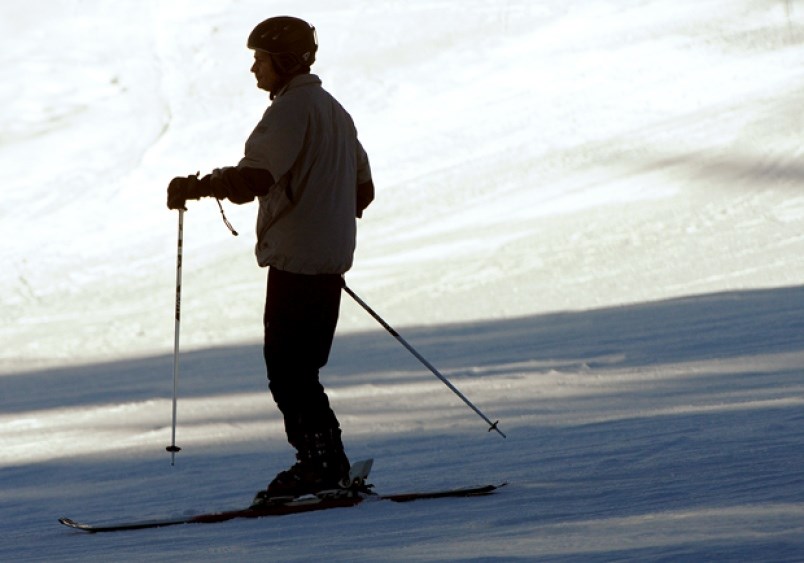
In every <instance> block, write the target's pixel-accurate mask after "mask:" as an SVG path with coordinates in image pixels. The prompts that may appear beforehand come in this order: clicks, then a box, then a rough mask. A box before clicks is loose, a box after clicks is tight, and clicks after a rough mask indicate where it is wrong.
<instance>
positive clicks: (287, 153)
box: [167, 16, 374, 506]
mask: <svg viewBox="0 0 804 563" xmlns="http://www.w3.org/2000/svg"><path fill="white" fill-rule="evenodd" d="M247 45H248V48H249V49H252V50H253V51H254V64H253V66H252V67H251V72H253V73H254V75H255V77H256V79H257V87H258V88H260V89H262V90H266V91H267V92H269V93H270V99H271V104H270V105H269V107H268V109H267V110H266V111H265V113H264V115H263V117H262V119H261V120H260V122H259V123H258V124H257V126H256V128H255V129H254V131H253V132H252V133H251V135H250V136H249V138H248V140H247V141H246V145H245V155H244V157H243V158H242V159H241V160H240V162H239V163H238V164H237V166H230V167H225V168H219V169H215V170H214V171H213V172H212V173H211V174H209V175H206V176H203V177H201V178H199V177H198V175H197V174H196V175H191V176H185V177H177V178H174V179H173V180H172V181H171V182H170V184H169V186H168V197H167V200H168V201H167V204H168V208H170V209H183V208H184V206H185V202H186V200H188V199H199V198H201V197H210V196H211V197H215V198H218V199H224V198H225V199H228V200H230V201H232V202H234V203H237V204H243V203H247V202H250V201H253V200H254V199H255V198H256V199H258V201H259V212H258V216H257V244H256V249H255V253H256V256H257V262H258V263H259V265H260V266H262V267H268V268H269V270H268V287H267V296H266V300H265V316H264V328H265V344H264V349H263V350H264V357H265V364H266V368H267V372H268V380H269V388H270V391H271V394H272V396H273V398H274V400H275V402H276V404H277V406H278V408H279V410H280V411H281V413H282V415H283V418H284V423H285V431H286V433H287V439H288V442H289V443H290V444H291V446H293V447H294V448H295V450H296V463H295V464H294V465H293V466H292V467H290V469H288V470H286V471H282V472H280V473H279V474H278V475H277V476H276V477H275V478H274V479H273V480H272V481H271V482H270V484H269V485H268V488H267V489H266V490H264V491H260V492H258V493H257V496H256V497H255V500H254V504H255V506H258V505H260V504H264V503H266V502H269V500H270V499H271V498H274V497H295V496H300V495H304V494H310V493H316V492H320V491H322V490H328V489H336V488H339V487H340V486H343V484H344V483H346V482H347V481H348V476H349V460H348V458H347V456H346V454H345V452H344V447H343V443H342V440H341V429H340V424H339V422H338V419H337V417H336V416H335V413H334V412H333V411H332V409H331V407H330V404H329V399H328V397H327V395H326V392H325V390H324V388H323V386H322V385H321V383H320V381H319V369H320V368H322V367H323V366H324V365H325V364H326V363H327V360H328V357H329V353H330V348H331V346H332V340H333V337H334V333H335V326H336V324H337V320H338V310H339V307H340V297H341V289H342V288H343V285H344V282H343V274H344V273H345V272H346V271H347V270H349V268H350V267H351V266H352V260H353V255H354V250H355V236H356V219H355V218H356V217H361V216H362V213H363V210H364V209H365V208H366V207H367V206H368V205H369V203H370V202H371V201H372V200H373V199H374V185H373V182H372V178H371V169H370V167H369V161H368V156H367V155H366V152H365V150H364V149H363V146H362V145H361V143H360V141H359V140H358V138H357V132H356V130H355V126H354V123H353V121H352V118H351V116H350V115H349V114H348V113H347V112H346V110H345V109H344V108H343V107H342V106H341V105H340V104H339V103H338V101H337V100H335V98H333V97H332V95H330V94H329V93H328V92H327V91H326V90H324V89H323V88H322V86H321V80H320V79H319V78H318V76H316V75H315V74H311V73H310V66H311V65H312V64H313V63H314V62H315V55H316V51H317V49H318V40H317V35H316V31H315V28H314V27H313V26H311V25H310V24H309V23H307V22H305V21H304V20H301V19H298V18H294V17H289V16H279V17H273V18H269V19H267V20H265V21H263V22H262V23H260V24H259V25H257V26H256V27H255V28H254V30H253V31H252V32H251V34H250V35H249V37H248V42H247Z"/></svg>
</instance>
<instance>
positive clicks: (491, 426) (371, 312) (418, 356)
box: [343, 283, 506, 438]
mask: <svg viewBox="0 0 804 563" xmlns="http://www.w3.org/2000/svg"><path fill="white" fill-rule="evenodd" d="M343 289H344V291H346V293H348V294H349V295H351V296H352V299H354V300H355V301H357V303H358V304H359V305H360V306H361V307H363V308H364V309H365V310H366V312H367V313H368V314H369V315H371V316H372V317H374V320H376V321H377V322H378V323H380V324H381V325H382V327H383V328H384V329H385V330H387V331H388V332H389V333H391V336H393V337H394V338H396V339H397V340H398V341H399V343H400V344H402V346H404V347H405V348H407V350H408V352H410V353H411V354H413V355H414V356H416V359H418V360H419V361H420V362H421V363H422V364H424V365H425V366H426V367H427V368H428V369H429V370H430V371H431V372H433V375H435V376H436V377H437V378H438V379H440V380H441V381H442V382H443V383H444V385H446V386H447V387H449V389H450V390H451V391H452V392H453V393H455V394H456V395H458V397H460V398H461V400H462V401H463V402H464V403H466V405H467V406H468V407H469V408H471V409H472V410H473V411H475V412H476V413H477V414H478V416H479V417H480V418H482V419H483V420H485V421H486V423H487V424H488V425H489V432H491V431H492V430H494V431H495V432H497V433H498V434H499V435H500V436H502V437H503V438H505V437H506V436H505V434H503V432H502V431H501V430H500V429H499V428H498V426H497V425H498V424H499V423H500V421H499V420H498V421H496V422H492V421H491V420H489V418H488V417H487V416H486V415H485V414H483V413H482V412H481V410H480V409H478V408H477V407H476V406H475V405H474V404H472V401H470V400H469V399H467V398H466V396H465V395H464V394H463V393H461V392H460V391H459V390H458V388H457V387H455V386H454V385H453V384H452V383H450V381H449V380H448V379H447V378H446V377H444V376H443V375H441V373H440V372H439V371H438V370H437V369H436V368H435V367H434V366H433V364H431V363H430V362H428V361H427V360H426V359H425V358H424V357H423V356H422V355H421V354H419V353H418V352H417V351H416V350H415V349H414V348H413V346H411V345H410V344H408V342H407V340H405V339H404V338H402V336H400V334H399V333H398V332H397V331H395V330H394V329H393V327H392V326H391V325H389V324H388V323H387V322H385V320H383V318H382V317H380V315H378V314H377V313H376V312H375V311H374V309H372V308H371V307H369V306H368V304H367V303H366V302H365V301H363V300H362V299H360V297H358V296H357V294H356V293H355V292H354V291H352V290H351V289H350V288H349V286H348V285H346V284H345V283H344V284H343Z"/></svg>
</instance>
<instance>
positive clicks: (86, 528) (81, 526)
mask: <svg viewBox="0 0 804 563" xmlns="http://www.w3.org/2000/svg"><path fill="white" fill-rule="evenodd" d="M59 524H64V525H65V526H67V527H68V528H73V529H75V530H83V531H85V532H91V531H93V530H92V526H88V525H86V524H82V523H80V522H76V521H75V520H73V519H72V518H59Z"/></svg>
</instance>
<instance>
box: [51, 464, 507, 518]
mask: <svg viewBox="0 0 804 563" xmlns="http://www.w3.org/2000/svg"><path fill="white" fill-rule="evenodd" d="M373 463H374V460H371V459H367V460H363V461H358V462H357V463H355V464H353V465H352V467H351V470H350V471H349V480H350V483H351V488H350V489H340V490H338V491H331V492H330V494H328V493H326V492H325V493H320V494H319V495H306V496H303V497H299V498H290V499H283V500H281V501H280V500H273V501H272V502H270V503H267V504H262V505H260V506H257V507H255V506H252V507H250V508H246V509H241V510H229V511H225V512H210V513H208V514H196V515H194V516H185V517H178V518H165V519H157V520H140V521H134V522H118V523H112V524H84V523H82V522H77V521H75V520H73V519H71V518H59V522H60V523H61V524H64V525H65V526H68V527H70V528H73V529H76V530H82V531H84V532H90V533H96V532H120V531H123V530H142V529H146V528H163V527H165V526H176V525H178V524H212V523H215V522H226V521H227V520H234V519H235V518H263V517H266V516H286V515H289V514H300V513H303V512H312V511H316V510H327V509H330V508H344V507H348V506H355V505H357V504H360V503H361V502H364V501H377V500H379V501H385V500H387V501H391V502H411V501H414V500H421V499H436V498H445V497H474V496H482V495H488V494H491V493H493V492H494V491H496V490H497V489H499V488H500V487H502V486H504V485H505V483H502V484H501V485H483V486H479V487H464V488H459V489H445V490H440V491H429V492H413V493H397V494H391V495H378V494H374V493H367V492H365V491H367V490H368V489H369V487H370V485H366V479H368V474H369V472H370V471H371V466H372V464H373Z"/></svg>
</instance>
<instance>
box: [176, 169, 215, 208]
mask: <svg viewBox="0 0 804 563" xmlns="http://www.w3.org/2000/svg"><path fill="white" fill-rule="evenodd" d="M208 178H209V176H205V177H204V178H202V179H201V180H199V179H198V174H194V175H192V176H178V177H176V178H173V179H172V180H171V181H170V184H168V189H167V206H168V209H186V208H185V207H184V204H185V203H186V202H187V200H188V199H199V198H202V197H206V196H211V195H212V190H211V189H210V182H209V180H208ZM205 180H206V181H205Z"/></svg>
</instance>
